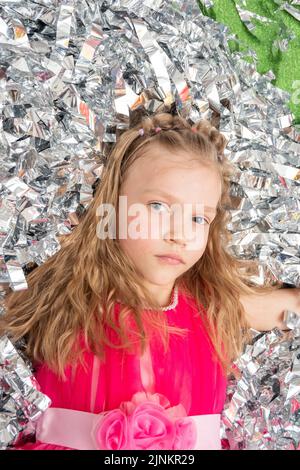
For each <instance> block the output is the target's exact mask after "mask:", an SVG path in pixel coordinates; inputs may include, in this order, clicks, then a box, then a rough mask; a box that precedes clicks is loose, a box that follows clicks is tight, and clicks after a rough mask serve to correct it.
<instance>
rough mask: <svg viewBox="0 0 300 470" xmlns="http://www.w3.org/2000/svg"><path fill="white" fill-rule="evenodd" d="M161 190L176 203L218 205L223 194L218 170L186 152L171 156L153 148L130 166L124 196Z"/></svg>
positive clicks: (124, 186) (124, 184)
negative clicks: (169, 195) (172, 197)
mask: <svg viewBox="0 0 300 470" xmlns="http://www.w3.org/2000/svg"><path fill="white" fill-rule="evenodd" d="M158 191H160V192H162V191H164V192H166V193H170V194H171V195H172V196H174V202H177V201H178V202H195V203H197V202H198V203H208V204H209V205H213V206H216V205H217V202H218V200H219V197H220V194H221V180H220V177H219V175H218V172H217V170H216V169H215V168H214V167H213V166H211V165H207V164H206V165H204V164H203V163H202V162H201V157H199V156H197V155H191V154H188V153H187V152H183V151H178V152H173V153H172V152H171V151H170V150H168V149H164V148H162V147H159V146H152V148H151V149H150V148H149V149H147V151H146V152H145V153H144V154H143V156H141V157H138V158H137V159H136V160H135V161H134V163H133V164H132V165H131V166H130V167H129V169H128V173H127V175H126V177H125V180H124V182H123V185H122V193H125V194H128V195H129V194H132V195H134V196H136V197H138V196H142V195H144V194H145V195H146V194H147V195H150V193H155V192H157V193H158ZM154 195H155V194H153V196H154Z"/></svg>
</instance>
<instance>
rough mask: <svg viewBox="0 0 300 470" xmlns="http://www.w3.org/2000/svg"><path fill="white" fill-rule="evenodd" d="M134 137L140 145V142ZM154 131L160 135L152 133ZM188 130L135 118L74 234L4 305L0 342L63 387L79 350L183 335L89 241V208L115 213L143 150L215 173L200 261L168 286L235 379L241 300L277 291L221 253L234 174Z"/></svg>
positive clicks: (123, 263) (126, 268) (201, 129)
mask: <svg viewBox="0 0 300 470" xmlns="http://www.w3.org/2000/svg"><path fill="white" fill-rule="evenodd" d="M136 116H138V114H137V115H136ZM141 127H142V128H143V129H144V135H140V133H139V132H138V130H139V129H140V128H141ZM156 127H160V128H161V129H162V131H161V132H159V133H156V132H155V128H156ZM193 127H194V128H195V130H196V132H193V131H192V125H191V124H190V123H189V122H188V120H186V119H184V118H183V117H181V116H178V115H172V114H171V113H169V112H157V113H156V114H153V115H152V116H142V117H139V119H136V122H134V120H133V119H132V123H131V125H130V127H129V129H127V130H125V131H123V132H122V131H121V132H120V133H119V135H118V136H117V141H116V143H115V144H114V145H113V147H112V149H111V152H110V154H109V157H108V158H107V161H106V164H105V168H104V170H103V174H102V176H101V182H100V184H99V185H98V187H97V190H96V192H95V194H94V198H93V200H92V202H91V204H90V206H89V207H88V209H87V211H86V213H85V214H84V216H83V219H82V220H81V221H80V223H79V224H78V226H76V227H75V228H74V229H73V231H72V232H71V233H70V234H69V235H67V236H64V237H61V239H60V242H61V247H60V249H59V251H58V252H56V253H55V254H54V255H53V256H52V257H51V258H49V259H48V260H47V261H46V262H44V263H43V264H42V265H40V266H38V267H36V268H35V269H33V270H32V271H31V272H30V273H29V274H28V275H27V283H28V289H26V290H22V291H16V292H12V291H9V292H7V294H6V296H5V297H4V300H2V303H4V309H5V312H4V314H3V315H2V316H0V335H3V334H6V335H7V336H8V337H9V338H10V339H11V340H12V341H13V342H16V341H18V340H20V339H23V340H25V344H26V347H25V350H24V353H25V354H26V356H27V357H28V358H29V359H30V360H31V361H32V362H33V364H34V365H35V363H39V362H46V363H47V365H48V367H50V368H51V369H52V370H53V371H54V372H56V373H57V374H58V375H59V376H61V377H62V378H65V367H66V365H68V364H73V365H74V364H76V363H77V360H78V359H79V360H80V362H81V363H82V364H83V360H82V358H83V354H82V353H83V351H84V348H85V347H86V346H88V347H89V348H90V350H91V351H92V352H93V353H94V354H96V355H98V356H99V358H100V359H101V360H105V353H104V345H105V344H107V345H109V346H111V347H114V348H124V349H126V350H128V351H132V347H133V346H134V345H136V344H138V345H140V346H141V352H143V351H144V350H145V347H146V345H147V342H148V341H149V338H150V331H155V332H156V334H157V335H158V336H159V337H160V339H161V341H162V342H163V345H164V348H165V350H166V349H167V347H168V338H169V334H170V333H171V334H177V335H183V334H185V330H181V329H179V328H175V327H171V326H169V325H167V322H166V317H165V316H164V315H162V312H159V311H158V309H159V307H160V305H159V304H158V303H157V301H156V300H155V299H153V298H152V297H151V296H150V294H149V293H148V292H147V290H146V288H145V287H144V286H143V285H142V283H141V279H140V276H139V275H138V273H137V272H136V270H135V267H134V265H133V263H132V262H131V260H130V259H129V258H128V256H127V255H126V254H125V253H124V252H123V251H122V250H121V248H120V245H119V243H118V240H117V239H112V238H106V239H104V240H103V239H99V237H98V236H97V233H96V226H97V223H98V221H99V220H98V219H99V217H98V216H97V208H98V207H99V206H100V205H101V204H105V203H106V204H107V203H110V204H113V207H115V208H117V207H118V201H119V191H120V186H121V184H122V182H123V181H124V175H125V173H126V172H127V171H128V170H129V168H130V166H131V165H132V163H133V162H134V161H135V159H136V158H140V157H141V156H142V155H143V154H144V152H145V150H146V148H148V147H149V146H151V145H153V144H159V145H160V146H162V147H164V148H167V149H170V150H172V151H173V152H178V151H183V152H184V153H185V154H186V153H187V152H188V153H190V154H192V155H195V156H196V158H198V159H199V162H200V163H203V164H210V165H213V166H214V167H215V168H216V169H217V171H218V172H219V175H220V178H221V182H222V194H221V198H220V200H219V204H218V207H217V214H216V217H215V218H214V220H213V222H212V223H211V225H210V229H209V236H208V242H207V246H206V249H205V252H204V253H203V255H202V257H201V258H200V259H199V260H198V261H197V263H196V264H194V265H193V266H192V267H191V268H190V269H189V270H188V271H186V272H185V273H183V274H182V275H181V277H180V278H178V279H177V280H176V283H178V286H179V288H180V289H182V290H183V291H184V292H185V293H186V294H187V295H189V296H191V297H192V298H193V299H195V301H196V305H197V306H198V308H199V312H200V311H201V306H203V307H204V308H205V309H206V315H205V322H206V326H207V331H208V334H209V336H210V338H211V340H212V342H213V345H214V348H215V353H216V357H217V358H218V359H219V361H220V363H221V365H222V367H223V370H224V372H225V374H229V373H230V372H231V373H233V374H235V368H233V367H232V361H234V360H235V359H236V358H237V357H238V356H239V355H240V354H241V352H242V351H243V347H244V345H245V344H246V343H247V342H249V340H250V339H251V336H250V332H249V324H248V323H247V320H246V315H245V311H244V308H243V305H242V303H241V302H240V301H239V298H240V296H241V295H244V294H246V295H247V294H260V293H264V292H266V291H270V290H273V289H278V285H276V284H274V282H273V284H272V281H271V280H270V281H268V282H267V283H266V285H264V286H258V285H255V283H253V281H252V280H251V279H252V276H253V274H256V273H257V266H258V264H257V262H256V261H250V260H239V259H237V258H236V257H234V256H233V255H232V254H230V253H229V251H228V248H227V247H228V244H229V242H230V237H231V233H230V232H229V231H228V229H227V228H226V226H227V224H228V222H229V220H230V214H229V211H228V208H230V207H231V200H230V195H229V189H230V177H231V175H232V173H233V172H234V168H233V167H232V166H231V164H230V162H229V161H228V159H227V158H226V157H225V156H224V149H225V147H226V143H227V142H226V139H225V137H224V136H223V135H222V134H221V133H220V132H219V131H218V130H217V128H216V127H214V126H213V125H212V124H211V123H210V122H209V121H207V120H201V121H200V122H198V123H197V124H194V126H193ZM118 299H122V303H121V305H122V307H121V309H120V314H119V318H118V321H116V319H115V316H114V306H115V302H116V301H117V300H118ZM145 305H147V306H148V307H149V308H150V309H152V311H151V310H149V311H147V315H145V313H143V310H144V308H145ZM202 312H203V309H202ZM128 320H130V321H133V322H134V325H135V326H136V328H134V330H132V329H130V328H129V327H128ZM107 327H108V328H111V329H112V330H113V331H114V332H115V333H116V334H117V337H118V338H119V340H120V341H119V343H118V344H117V343H116V342H111V341H110V337H109V334H108V331H107ZM148 327H152V330H150V329H148ZM153 328H154V329H153ZM133 331H134V334H133V333H132V332H133ZM79 333H81V334H82V333H83V337H84V340H85V346H84V347H80V346H79V342H78V334H79ZM83 365H84V364H83Z"/></svg>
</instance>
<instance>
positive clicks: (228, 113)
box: [0, 0, 300, 449]
mask: <svg viewBox="0 0 300 470" xmlns="http://www.w3.org/2000/svg"><path fill="white" fill-rule="evenodd" d="M210 3H212V2H210ZM229 39H231V40H232V41H237V39H236V38H234V37H233V36H232V35H230V34H229V32H228V30H227V29H226V27H225V26H223V25H221V24H218V23H215V22H214V21H213V20H211V19H209V18H207V17H205V16H203V15H202V14H201V12H200V10H199V7H198V5H197V3H196V2H195V1H193V0H182V1H172V2H168V1H165V0H146V1H143V2H140V1H137V0H131V1H129V0H127V1H125V0H123V1H121V0H116V1H112V0H111V1H102V0H97V1H88V0H65V1H58V0H55V1H53V0H39V2H38V3H36V2H35V1H32V0H27V1H25V2H24V0H16V1H14V0H9V1H6V0H2V1H1V5H0V168H1V171H0V177H1V179H0V263H1V264H0V283H2V284H3V283H9V285H10V286H11V288H12V289H13V290H19V289H24V288H26V287H27V282H26V267H27V266H28V265H30V264H32V263H35V264H37V265H40V264H42V263H43V262H44V261H45V260H46V259H47V258H48V257H50V256H52V255H53V254H54V253H56V252H57V251H58V250H59V248H60V244H59V240H58V238H57V237H58V236H59V235H61V234H67V233H70V231H71V230H72V227H73V226H75V225H77V224H78V222H79V219H80V215H81V214H82V213H83V212H84V211H85V210H86V208H87V207H88V205H89V203H90V201H91V200H92V198H93V194H94V189H95V186H96V185H97V184H99V181H101V172H102V169H103V165H104V161H105V158H106V157H107V155H108V151H109V150H110V148H111V145H113V143H114V141H115V138H116V130H117V129H124V128H126V127H127V126H128V123H129V114H130V110H132V109H134V107H136V106H137V105H143V106H145V108H146V109H147V110H148V111H149V112H153V111H155V110H157V109H158V108H159V107H160V106H161V105H162V104H163V103H164V104H169V105H170V104H172V103H173V104H174V106H175V108H176V110H177V111H178V112H179V113H180V114H181V115H183V116H184V117H186V118H190V119H191V120H192V121H193V122H195V121H197V120H199V119H201V118H208V119H209V118H210V117H211V116H212V115H215V114H216V113H217V114H219V116H220V124H219V128H220V130H221V132H222V133H223V134H224V135H225V136H226V137H227V139H229V145H228V148H227V156H228V158H229V159H230V160H231V161H232V162H233V163H234V164H235V168H236V172H235V175H234V177H233V180H232V187H231V192H232V200H233V202H234V207H232V208H230V212H231V216H232V217H231V222H230V225H229V229H230V230H231V231H232V232H233V239H232V245H231V247H230V249H231V250H232V253H233V254H235V255H236V256H238V257H240V258H247V259H249V258H255V259H258V260H259V261H260V271H259V272H258V273H257V276H256V278H255V281H256V282H257V283H258V284H263V282H264V279H265V277H266V275H267V274H268V276H269V275H270V274H271V275H272V276H273V277H274V278H275V279H279V280H281V281H283V282H285V283H288V284H290V285H292V286H299V285H300V282H299V278H300V276H299V275H300V263H299V246H300V234H299V217H300V210H299V191H300V189H299V175H300V161H299V155H300V133H299V129H296V127H293V126H292V120H293V116H292V114H291V113H290V111H289V109H288V107H287V105H286V103H287V102H288V99H289V94H288V93H286V92H284V91H282V90H279V89H277V88H275V87H274V86H272V84H271V80H272V79H273V78H274V75H273V73H272V72H271V71H270V72H269V73H267V74H266V75H264V76H261V75H259V74H258V73H257V72H256V69H255V53H254V52H253V51H249V52H248V56H249V55H251V56H252V58H253V60H254V64H249V63H247V62H245V61H244V60H243V55H242V54H241V53H234V54H232V53H231V52H230V50H229V47H228V40H229ZM290 314H291V313H290ZM293 325H294V323H293ZM282 334H283V333H281V332H279V331H277V330H273V331H272V332H269V333H265V334H261V335H258V336H256V337H255V338H254V344H253V345H252V346H250V345H249V347H248V349H247V350H246V351H245V354H243V356H242V357H241V358H240V361H239V363H238V367H240V368H241V371H242V375H243V378H242V380H240V381H239V382H238V383H237V384H234V387H235V388H234V389H232V388H230V387H229V389H228V394H227V405H226V406H227V407H226V409H225V410H224V416H223V424H222V426H223V429H222V430H221V433H222V437H223V440H224V443H225V448H226V447H228V446H230V448H233V449H235V448H244V449H245V448H256V446H257V447H259V448H261V449H273V448H290V447H289V446H290V445H293V446H294V448H296V447H297V445H298V443H299V434H300V432H299V421H297V419H298V420H299V417H298V415H299V413H298V409H299V400H300V383H299V358H297V357H296V356H295V354H296V353H295V351H297V348H299V334H298V330H297V328H296V329H291V330H290V332H289V333H288V335H287V336H286V339H283V336H282ZM285 335H286V333H285ZM17 349H18V348H17ZM0 357H1V362H0V390H1V391H0V440H1V446H2V448H5V447H6V446H7V445H9V444H11V443H12V442H13V441H14V439H15V438H16V436H17V434H18V432H19V431H21V430H22V429H24V427H25V426H26V425H31V424H32V423H34V421H35V420H36V418H37V416H39V413H41V412H42V411H43V410H45V409H46V408H47V406H49V404H50V403H49V400H48V398H47V397H45V396H44V395H42V394H40V392H37V391H36V384H35V383H34V378H33V376H32V373H31V371H30V365H29V364H26V362H23V359H22V358H20V356H19V355H18V353H17V350H15V349H14V347H13V345H12V344H11V343H10V342H9V341H8V339H7V338H1V348H0ZM254 371H255V372H254ZM291 390H292V391H291ZM270 404H272V406H271V405H270ZM265 428H266V429H265ZM258 436H260V437H258ZM262 436H263V438H262ZM225 441H226V442H225Z"/></svg>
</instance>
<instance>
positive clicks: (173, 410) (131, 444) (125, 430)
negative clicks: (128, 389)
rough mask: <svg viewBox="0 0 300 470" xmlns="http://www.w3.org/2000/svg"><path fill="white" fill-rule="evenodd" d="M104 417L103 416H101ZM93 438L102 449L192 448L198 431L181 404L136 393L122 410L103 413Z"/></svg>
mask: <svg viewBox="0 0 300 470" xmlns="http://www.w3.org/2000/svg"><path fill="white" fill-rule="evenodd" d="M100 415H101V414H100ZM103 415H104V416H101V417H100V419H99V421H98V423H97V425H96V428H95V431H94V436H95V439H96V441H97V446H98V447H99V448H100V449H109V450H116V449H134V450H146V449H157V450H160V449H177V450H179V449H183V450H185V449H193V448H194V445H195V442H196V436H197V429H196V425H195V423H194V421H193V420H192V419H188V418H187V415H186V411H185V408H184V407H183V406H182V405H181V404H179V405H177V406H173V407H170V402H169V400H168V399H167V398H166V397H165V396H163V395H161V394H159V393H154V394H150V393H145V392H137V393H135V394H134V395H133V397H132V399H131V400H130V401H126V402H122V403H121V405H120V408H118V409H115V410H112V411H109V412H105V413H103Z"/></svg>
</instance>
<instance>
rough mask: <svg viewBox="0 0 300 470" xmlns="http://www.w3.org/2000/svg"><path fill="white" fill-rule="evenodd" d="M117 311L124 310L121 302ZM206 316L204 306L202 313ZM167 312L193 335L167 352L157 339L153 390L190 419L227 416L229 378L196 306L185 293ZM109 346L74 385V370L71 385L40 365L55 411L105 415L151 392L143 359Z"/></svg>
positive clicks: (34, 445) (89, 360) (40, 445)
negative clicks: (141, 393)
mask: <svg viewBox="0 0 300 470" xmlns="http://www.w3.org/2000/svg"><path fill="white" fill-rule="evenodd" d="M116 308H117V309H119V304H116ZM205 313H206V311H205V309H204V307H202V311H201V314H202V315H205ZM162 314H163V315H167V318H168V323H169V324H170V325H174V326H175V325H176V326H177V327H180V328H188V330H189V331H188V334H187V335H186V336H184V337H179V336H177V335H173V334H170V343H169V345H170V346H169V349H168V351H167V352H166V353H164V351H163V345H161V344H160V343H159V342H157V341H156V339H155V336H154V337H153V338H152V339H151V343H150V345H151V346H150V351H151V352H150V358H151V362H152V374H153V377H152V378H153V382H152V385H151V387H152V392H155V393H159V394H162V395H164V396H165V397H167V399H168V400H169V402H170V405H171V406H175V405H177V404H178V403H181V404H182V405H183V406H184V407H185V409H186V412H187V415H188V416H190V415H210V414H216V413H221V412H222V409H223V406H224V402H225V396H226V385H227V380H226V377H225V375H224V374H223V372H222V369H221V365H220V363H219V362H218V361H217V360H216V359H215V358H214V355H213V352H214V349H213V346H212V343H211V341H210V339H209V337H208V335H207V333H206V331H205V328H204V324H203V320H202V318H201V315H199V310H197V308H196V304H195V302H194V301H193V299H191V298H190V297H188V296H187V295H186V294H184V293H183V292H181V291H179V295H178V305H177V307H176V308H174V309H172V310H169V311H165V312H162ZM105 347H106V361H105V362H104V363H100V362H99V360H98V358H97V357H96V356H95V355H94V354H93V353H92V352H90V351H88V350H86V352H85V353H84V354H85V361H86V364H87V370H86V371H84V369H83V367H82V366H78V367H77V369H76V372H75V377H74V380H73V381H72V380H71V366H67V368H66V375H67V378H68V380H67V381H65V382H64V381H63V380H60V379H58V377H57V376H56V374H55V373H54V372H52V371H51V370H50V369H49V368H48V367H47V365H46V364H42V365H40V367H38V369H37V370H36V373H35V377H36V379H37V381H38V383H39V385H40V387H41V391H42V392H43V393H44V394H46V395H48V397H50V398H51V400H52V404H51V407H56V408H67V409H73V410H80V411H86V412H90V413H101V412H103V411H107V410H113V409H115V408H118V407H119V405H120V403H121V402H122V401H127V400H131V398H132V396H133V394H134V393H136V392H139V391H145V382H144V381H143V380H142V374H141V361H140V358H139V357H138V356H137V355H134V354H131V353H128V352H126V351H123V350H121V349H113V348H110V347H108V346H105ZM149 386H150V385H149ZM67 448H72V447H66V446H58V445H53V444H47V443H44V442H40V441H38V440H37V441H36V442H30V443H29V442H27V443H25V444H19V445H18V444H16V445H15V446H14V449H16V450H17V449H19V450H31V449H32V450H59V449H62V450H63V449H67Z"/></svg>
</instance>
